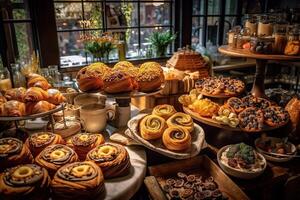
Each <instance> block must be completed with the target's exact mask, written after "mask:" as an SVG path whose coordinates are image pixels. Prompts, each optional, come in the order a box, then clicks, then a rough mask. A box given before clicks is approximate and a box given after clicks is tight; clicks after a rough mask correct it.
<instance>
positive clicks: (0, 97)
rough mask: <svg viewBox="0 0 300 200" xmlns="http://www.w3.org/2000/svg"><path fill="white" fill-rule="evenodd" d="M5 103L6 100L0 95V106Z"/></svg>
mask: <svg viewBox="0 0 300 200" xmlns="http://www.w3.org/2000/svg"><path fill="white" fill-rule="evenodd" d="M5 102H7V99H6V98H5V97H4V96H1V95H0V105H2V104H4V103H5Z"/></svg>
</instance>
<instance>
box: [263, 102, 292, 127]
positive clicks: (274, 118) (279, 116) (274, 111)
mask: <svg viewBox="0 0 300 200" xmlns="http://www.w3.org/2000/svg"><path fill="white" fill-rule="evenodd" d="M289 119H290V116H289V113H288V112H287V111H286V110H284V108H282V107H280V106H270V107H268V108H266V109H264V120H265V123H266V124H268V125H269V126H272V127H273V126H282V125H284V124H286V123H287V122H288V121H289Z"/></svg>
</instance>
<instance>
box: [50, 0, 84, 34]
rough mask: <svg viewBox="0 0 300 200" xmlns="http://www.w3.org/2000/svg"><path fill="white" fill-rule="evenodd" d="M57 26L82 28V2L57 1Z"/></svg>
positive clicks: (60, 27) (58, 27) (60, 28)
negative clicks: (80, 22)
mask: <svg viewBox="0 0 300 200" xmlns="http://www.w3.org/2000/svg"><path fill="white" fill-rule="evenodd" d="M54 6H55V15H56V26H57V29H58V30H62V29H78V28H81V27H80V24H79V21H80V20H82V4H81V3H55V4H54Z"/></svg>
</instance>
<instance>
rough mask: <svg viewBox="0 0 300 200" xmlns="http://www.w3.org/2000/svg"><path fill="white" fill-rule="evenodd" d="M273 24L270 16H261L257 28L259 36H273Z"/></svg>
mask: <svg viewBox="0 0 300 200" xmlns="http://www.w3.org/2000/svg"><path fill="white" fill-rule="evenodd" d="M272 34H273V24H272V22H271V21H270V19H269V16H268V15H261V16H260V18H259V22H258V26H257V35H258V36H272Z"/></svg>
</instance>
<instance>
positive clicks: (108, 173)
mask: <svg viewBox="0 0 300 200" xmlns="http://www.w3.org/2000/svg"><path fill="white" fill-rule="evenodd" d="M86 159H87V160H92V161H94V162H95V163H96V164H97V165H98V166H99V167H100V168H101V170H102V173H103V175H104V178H105V179H106V178H115V177H120V176H126V175H127V174H129V172H130V166H131V164H130V158H129V155H128V152H127V150H126V149H125V148H124V147H123V146H122V145H119V144H113V143H105V144H101V145H99V146H97V147H96V148H94V149H93V150H91V151H90V152H89V153H88V154H87V157H86Z"/></svg>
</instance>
